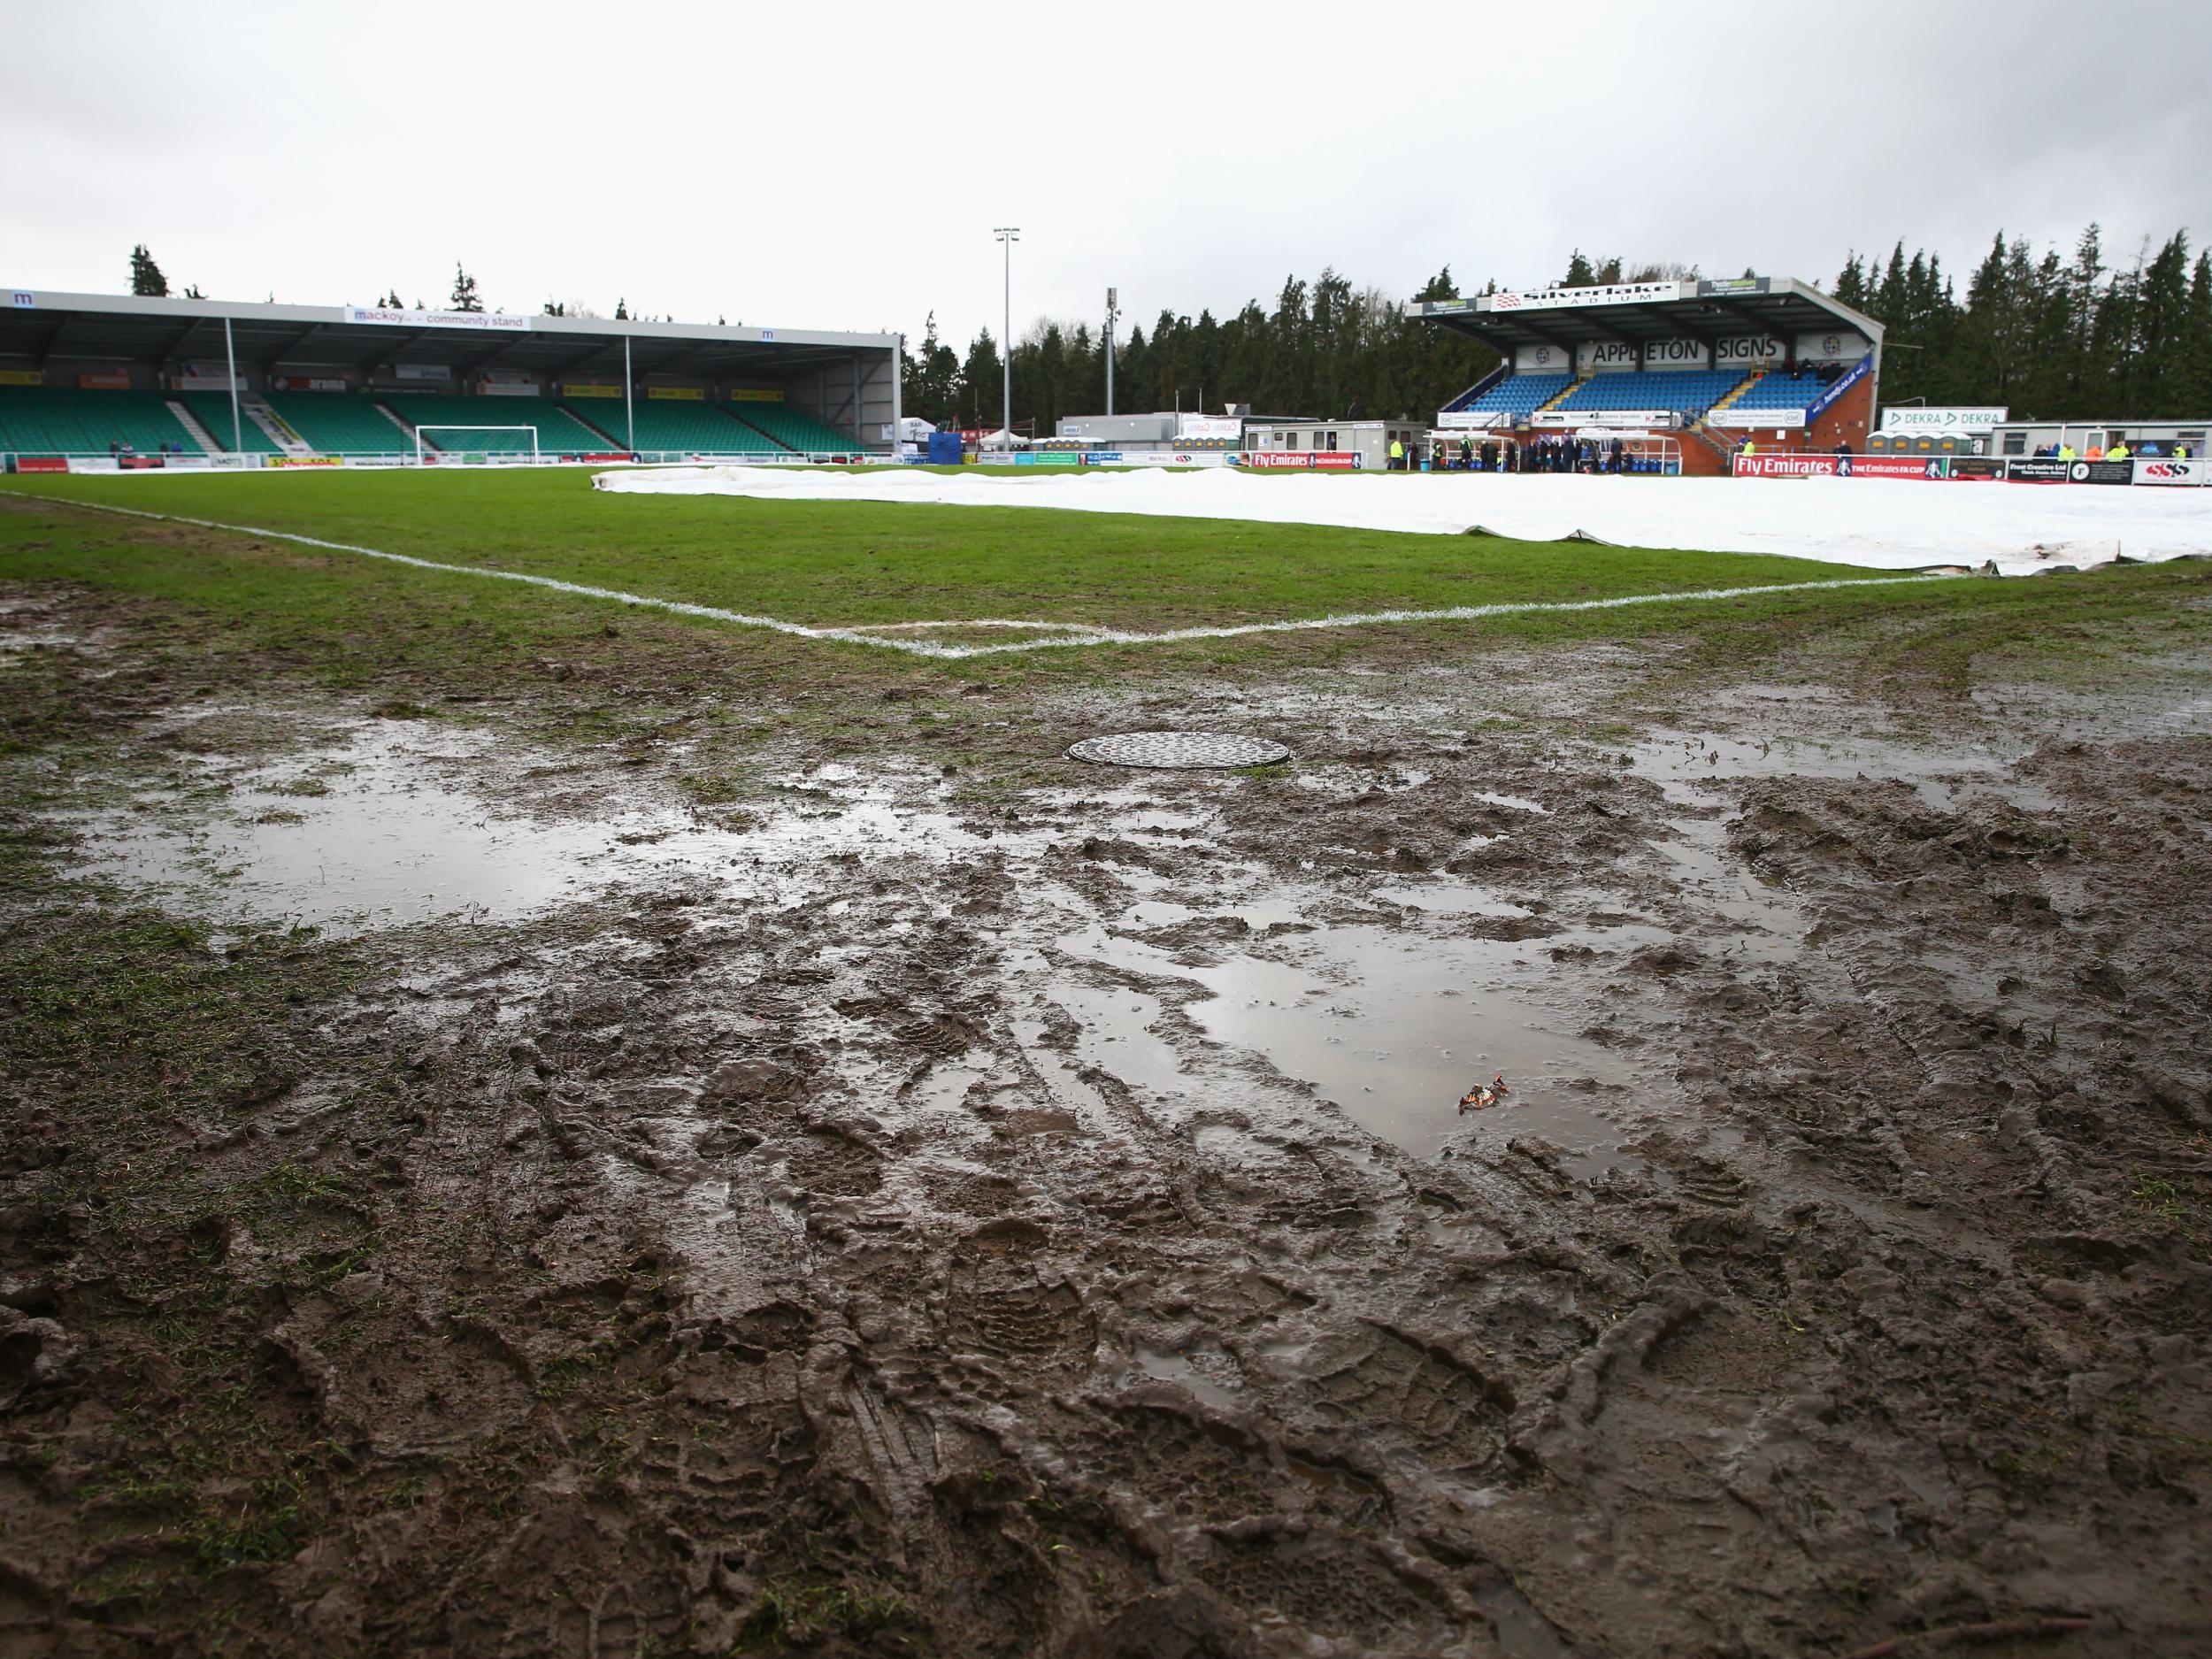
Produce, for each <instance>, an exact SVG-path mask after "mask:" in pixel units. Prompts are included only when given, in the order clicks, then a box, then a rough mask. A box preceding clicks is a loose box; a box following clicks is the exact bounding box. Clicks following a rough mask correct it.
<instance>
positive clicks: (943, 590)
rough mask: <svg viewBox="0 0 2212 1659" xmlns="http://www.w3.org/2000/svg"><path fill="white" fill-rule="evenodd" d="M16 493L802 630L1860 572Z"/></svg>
mask: <svg viewBox="0 0 2212 1659" xmlns="http://www.w3.org/2000/svg"><path fill="white" fill-rule="evenodd" d="M8 488H11V489H14V490H19V491H21V492H23V493H26V494H35V495H41V496H46V497H50V498H51V499H55V500H75V501H89V502H98V503H107V504H111V505H119V506H128V507H135V508H140V509H142V510H146V511H157V512H175V513H182V514H188V515H191V516H193V517H196V518H210V519H216V520H220V521H223V522H225V523H230V524H241V525H252V526H261V527H265V528H268V529H273V530H281V531H286V532H288V533H292V534H303V535H311V536H315V537H318V538H320V539H323V540H326V541H343V542H349V543H352V544H355V545H359V546H366V547H373V548H377V549H382V550H385V551H388V552H396V553H407V554H412V555H415V556H417V557H426V558H434V559H438V560H441V561H445V562H450V563H454V564H465V565H488V566H495V567H497V568H500V569H503V570H512V571H526V572H531V573H533V574H536V575H544V576H552V577H557V578H561V579H564V580H572V581H578V582H584V583H588V584H591V585H594V586H599V587H611V588H621V589H624V590H625V591H629V592H634V593H640V594H646V595H652V596H654V597H656V598H664V599H677V600H685V601H690V602H693V603H702V604H710V605H714V606H717V607H719V608H722V609H726V610H734V611H748V612H759V613H765V614H768V615H772V616H775V617H778V618H783V619H786V620H790V621H797V622H804V623H808V624H811V625H836V624H840V623H858V624H874V623H886V622H911V621H924V620H929V621H934V620H949V619H961V618H976V617H1019V618H1035V619H1040V620H1049V621H1074V622H1090V623H1101V624H1106V625H1110V626H1137V627H1145V628H1164V627H1177V626H1192V625H1195V624H1210V623H1222V622H1239V621H1256V620H1280V619H1286V618H1301V617H1316V616H1322V615H1325V614H1328V613H1330V612H1332V611H1374V610H1386V609H1418V610H1434V609H1441V608H1445V607H1449V606H1458V605H1477V604H1489V603H1515V602H1522V601H1528V600H1561V599H1593V598H1604V597H1609V596H1614V595H1623V594H1641V593H1655V592H1663V591H1668V590H1671V589H1678V588H1680V589H1694V588H1708V587H1722V586H1730V587H1733V586H1745V585H1749V584H1755V583H1762V582H1791V581H1812V580H1822V579H1824V578H1831V577H1833V578H1844V579H1847V578H1851V577H1853V576H1856V575H1863V574H1865V573H1866V572H1855V571H1853V570H1851V569H1849V568H1847V567H1845V566H1839V565H1821V564H1816V563H1812V562H1809V561H1806V560H1803V559H1788V558H1779V557H1770V556H1763V555H1760V556H1752V555H1742V554H1726V553H1682V552H1669V551H1655V550H1653V549H1632V548H1600V547H1595V546H1592V545H1590V544H1587V543H1574V544H1569V543H1563V542H1517V541H1497V540H1494V539H1489V538H1455V537H1445V536H1432V535H1408V534H1398V533H1392V532H1384V531H1367V530H1342V529H1331V528H1325V527H1321V526H1303V525H1273V524H1247V523H1238V522H1234V521H1225V520H1217V519H1193V518H1147V517H1141V516H1136V515H1123V514H1096V513H1085V514H1074V513H1050V512H1046V513H1041V512H1036V511H1020V510H1014V509H1006V508H974V507H944V506H935V505H928V504H920V503H881V502H837V503H826V502H780V501H750V500H745V499H742V498H734V497H714V496H661V497H655V496H649V495H620V494H614V493H611V492H608V491H603V490H595V489H593V488H591V487H590V480H589V477H588V475H587V474H585V473H582V472H553V471H540V472H529V471H521V470H517V471H511V472H457V473H434V474H432V475H430V476H424V475H422V474H419V473H414V472H356V473H343V472H340V473H336V474H326V475H318V476H315V477H311V478H306V477H303V478H290V477H282V476H278V477H258V476H252V475H247V476H241V477H217V478H189V479H187V478H177V479H158V480H138V479H128V480H125V479H112V478H109V479H103V478H58V479H17V480H11V481H10V483H9V485H8ZM1262 488H1264V486H1262ZM288 552H292V553H303V554H307V550H306V549H288ZM307 556H308V557H314V556H313V555H311V554H307ZM425 575H426V573H419V572H418V573H414V580H418V581H419V580H424V579H425Z"/></svg>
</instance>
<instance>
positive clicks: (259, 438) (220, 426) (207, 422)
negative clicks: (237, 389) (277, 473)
mask: <svg viewBox="0 0 2212 1659" xmlns="http://www.w3.org/2000/svg"><path fill="white" fill-rule="evenodd" d="M177 402H179V403H182V404H183V405H184V406H185V407H186V408H187V409H188V410H190V411H192V419H195V420H196V421H198V422H199V423H200V425H202V426H205V427H206V428H207V435H208V436H209V437H211V438H212V439H214V440H215V447H216V448H217V449H229V448H230V446H231V438H232V433H231V419H230V394H229V393H227V392H179V393H178V394H177ZM237 441H238V442H239V443H240V444H241V445H242V446H243V447H242V449H239V451H238V453H239V454H241V455H281V454H282V453H283V451H282V450H281V449H279V448H278V447H277V445H276V444H275V443H274V442H272V441H271V439H270V437H269V434H267V433H265V432H264V431H262V430H261V428H260V427H258V426H255V425H254V424H253V417H252V416H250V415H249V414H247V413H246V411H244V410H240V411H238V427H237Z"/></svg>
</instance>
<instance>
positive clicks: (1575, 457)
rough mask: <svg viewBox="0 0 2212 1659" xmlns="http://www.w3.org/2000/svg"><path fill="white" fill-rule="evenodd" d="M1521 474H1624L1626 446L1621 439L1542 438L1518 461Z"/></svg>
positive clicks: (1626, 467)
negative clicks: (1609, 440) (1608, 440)
mask: <svg viewBox="0 0 2212 1659" xmlns="http://www.w3.org/2000/svg"><path fill="white" fill-rule="evenodd" d="M1521 470H1522V471H1523V472H1627V471H1629V470H1630V468H1629V461H1628V445H1627V443H1626V442H1624V441H1623V440H1622V439H1619V438H1615V439H1613V440H1612V441H1611V442H1607V441H1606V440H1604V439H1602V438H1575V437H1557V438H1553V437H1542V438H1538V439H1536V440H1534V441H1533V442H1531V443H1530V444H1528V446H1527V448H1526V453H1525V454H1524V455H1523V456H1522V457H1521Z"/></svg>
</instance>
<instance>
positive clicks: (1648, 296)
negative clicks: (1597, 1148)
mask: <svg viewBox="0 0 2212 1659" xmlns="http://www.w3.org/2000/svg"><path fill="white" fill-rule="evenodd" d="M1681 297H1682V285H1681V284H1680V283H1679V282H1607V283H1602V284H1601V285H1600V286H1598V287H1596V288H1535V289H1532V290H1531V291H1529V292H1527V293H1522V294H1516V293H1512V292H1510V291H1509V292H1507V293H1503V294H1493V295H1492V296H1490V309H1491V310H1492V311H1563V310H1564V309H1566V308H1567V307H1569V306H1573V305H1649V304H1651V303H1653V302H1655V301H1657V300H1674V299H1680V298H1681Z"/></svg>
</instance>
